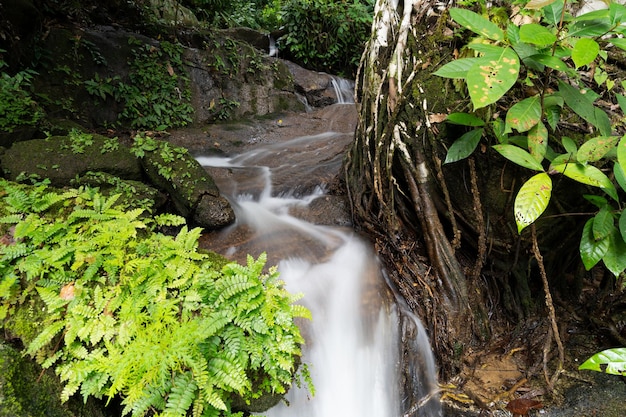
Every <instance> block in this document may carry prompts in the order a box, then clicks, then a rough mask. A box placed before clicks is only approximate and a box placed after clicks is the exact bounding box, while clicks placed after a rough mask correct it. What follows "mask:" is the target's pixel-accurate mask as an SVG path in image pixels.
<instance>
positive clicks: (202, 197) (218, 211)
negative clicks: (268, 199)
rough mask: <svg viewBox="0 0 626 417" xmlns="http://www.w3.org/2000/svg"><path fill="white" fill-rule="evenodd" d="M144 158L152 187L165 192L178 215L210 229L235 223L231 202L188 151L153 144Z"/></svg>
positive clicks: (145, 169)
mask: <svg viewBox="0 0 626 417" xmlns="http://www.w3.org/2000/svg"><path fill="white" fill-rule="evenodd" d="M150 143H151V145H150V146H148V147H145V148H144V149H145V151H144V155H143V157H142V159H141V161H142V164H143V167H144V171H145V173H146V175H147V177H148V179H149V180H150V182H151V183H152V184H155V185H156V186H157V187H159V188H160V189H162V190H164V191H166V192H167V193H168V195H169V196H170V198H171V201H172V203H173V205H174V207H175V209H176V211H177V212H178V213H180V214H181V215H182V216H184V217H186V218H187V219H189V220H191V221H192V222H193V223H195V224H197V225H199V226H202V227H204V228H207V229H220V228H222V227H225V226H228V225H229V224H231V223H233V222H234V221H235V212H234V211H233V209H232V207H231V206H230V203H229V202H228V200H226V199H225V198H224V197H223V196H221V195H220V191H219V189H218V188H217V185H215V182H213V179H212V178H211V177H210V176H209V174H207V172H206V171H205V169H204V168H203V167H202V166H201V165H200V164H199V163H198V161H196V160H195V159H194V158H193V157H192V156H191V155H190V154H189V152H188V151H187V150H186V149H185V148H181V147H176V146H173V145H171V144H169V143H168V142H165V141H153V142H152V141H151V142H150Z"/></svg>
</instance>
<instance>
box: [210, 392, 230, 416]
mask: <svg viewBox="0 0 626 417" xmlns="http://www.w3.org/2000/svg"><path fill="white" fill-rule="evenodd" d="M204 401H206V403H207V404H209V405H210V406H211V407H213V408H215V410H223V411H226V410H227V409H228V407H227V406H226V403H225V402H224V400H223V399H222V396H221V395H220V394H219V393H217V392H215V391H214V390H213V389H207V390H206V391H204ZM211 411H212V410H205V414H204V415H210V416H219V415H220V413H219V411H218V412H217V413H211Z"/></svg>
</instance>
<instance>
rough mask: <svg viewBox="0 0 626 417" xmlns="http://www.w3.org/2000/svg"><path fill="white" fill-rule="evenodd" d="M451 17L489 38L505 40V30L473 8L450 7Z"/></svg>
mask: <svg viewBox="0 0 626 417" xmlns="http://www.w3.org/2000/svg"><path fill="white" fill-rule="evenodd" d="M450 17H452V19H454V20H455V21H456V22H457V23H458V24H459V25H461V26H463V27H465V28H467V29H469V30H471V31H472V32H474V33H477V34H479V35H481V36H484V37H485V38H487V39H491V40H494V41H501V40H504V32H503V31H502V29H500V28H499V27H498V25H496V24H495V23H492V22H491V21H489V20H488V19H486V18H484V17H483V16H481V15H479V14H477V13H474V12H472V11H471V10H467V9H460V8H457V7H453V8H451V9H450Z"/></svg>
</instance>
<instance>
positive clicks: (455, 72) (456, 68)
mask: <svg viewBox="0 0 626 417" xmlns="http://www.w3.org/2000/svg"><path fill="white" fill-rule="evenodd" d="M478 59H479V58H461V59H455V60H454V61H452V62H448V63H447V64H445V65H444V66H442V67H441V68H439V69H438V70H437V71H435V72H434V73H433V75H437V76H439V77H443V78H465V77H467V73H468V72H469V70H470V68H472V66H473V65H474V64H475V63H476V60H478Z"/></svg>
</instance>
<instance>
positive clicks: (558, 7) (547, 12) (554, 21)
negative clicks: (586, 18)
mask: <svg viewBox="0 0 626 417" xmlns="http://www.w3.org/2000/svg"><path fill="white" fill-rule="evenodd" d="M529 3H532V1H531V2H529ZM563 3H564V2H563V0H557V1H550V2H548V4H547V5H545V6H544V7H543V15H544V17H545V20H546V22H548V23H550V24H551V25H553V26H556V25H558V24H559V22H560V21H561V16H562V15H563ZM526 8H528V3H527V4H526Z"/></svg>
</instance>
